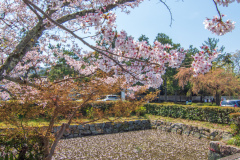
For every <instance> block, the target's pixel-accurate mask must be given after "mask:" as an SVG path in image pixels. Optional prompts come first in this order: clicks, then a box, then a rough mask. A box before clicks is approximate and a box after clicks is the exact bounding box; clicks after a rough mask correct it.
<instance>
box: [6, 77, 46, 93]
mask: <svg viewBox="0 0 240 160" xmlns="http://www.w3.org/2000/svg"><path fill="white" fill-rule="evenodd" d="M4 79H6V80H9V81H12V82H15V83H18V84H24V85H28V86H31V87H34V88H36V89H40V90H41V88H40V86H38V85H36V84H34V83H31V82H29V81H26V80H22V79H21V78H13V77H9V76H5V77H4Z"/></svg>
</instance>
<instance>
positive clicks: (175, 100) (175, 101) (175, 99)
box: [174, 91, 177, 103]
mask: <svg viewBox="0 0 240 160" xmlns="http://www.w3.org/2000/svg"><path fill="white" fill-rule="evenodd" d="M174 103H177V91H175V97H174Z"/></svg>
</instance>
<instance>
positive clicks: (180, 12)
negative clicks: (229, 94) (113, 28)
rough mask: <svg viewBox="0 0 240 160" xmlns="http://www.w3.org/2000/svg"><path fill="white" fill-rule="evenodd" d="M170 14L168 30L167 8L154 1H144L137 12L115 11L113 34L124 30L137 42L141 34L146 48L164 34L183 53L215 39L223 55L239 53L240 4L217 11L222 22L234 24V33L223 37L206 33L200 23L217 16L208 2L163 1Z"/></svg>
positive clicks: (136, 9)
mask: <svg viewBox="0 0 240 160" xmlns="http://www.w3.org/2000/svg"><path fill="white" fill-rule="evenodd" d="M166 3H167V4H168V6H169V7H170V9H171V11H172V14H173V19H174V21H173V23H172V27H170V26H169V25H170V20H171V18H170V14H169V12H168V10H167V8H166V7H165V6H164V5H163V4H162V3H160V2H159V1H157V0H151V1H145V2H143V3H142V4H140V5H139V7H138V8H135V9H131V12H130V14H129V15H127V14H125V13H121V12H120V11H119V10H117V25H118V27H117V30H118V31H120V30H125V31H127V33H128V34H129V35H132V36H133V37H134V38H135V39H138V38H139V37H140V36H141V35H142V34H144V35H146V36H147V37H149V41H150V44H153V41H154V39H155V37H156V35H157V34H158V33H165V34H166V35H168V36H169V37H170V38H172V40H173V42H174V43H180V44H181V46H182V47H184V48H185V49H187V48H188V47H189V45H193V46H194V47H197V48H198V49H199V47H200V46H201V45H202V43H203V42H204V41H205V40H207V39H208V37H210V38H218V39H219V47H220V46H221V45H223V46H225V52H235V51H236V50H240V40H239V37H240V4H239V3H237V2H235V3H232V4H230V5H229V7H219V9H220V11H221V13H222V14H225V15H227V16H226V17H225V19H224V20H227V19H231V20H233V21H235V22H236V24H235V30H233V31H232V32H231V33H227V34H225V35H223V36H216V35H214V34H212V33H211V32H210V31H208V30H206V29H205V28H204V25H203V21H204V20H205V19H206V17H208V18H212V17H213V16H215V15H217V11H216V9H215V5H214V3H213V1H212V0H184V1H182V0H166Z"/></svg>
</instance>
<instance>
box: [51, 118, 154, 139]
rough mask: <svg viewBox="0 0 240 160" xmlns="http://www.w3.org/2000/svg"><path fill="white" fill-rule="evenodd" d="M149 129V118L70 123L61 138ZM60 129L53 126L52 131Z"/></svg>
mask: <svg viewBox="0 0 240 160" xmlns="http://www.w3.org/2000/svg"><path fill="white" fill-rule="evenodd" d="M144 129H151V123H150V121H149V120H136V121H125V122H113V123H111V122H106V123H93V124H85V125H71V126H70V127H69V130H67V131H65V133H64V134H63V136H62V138H63V139H65V138H75V137H83V136H91V135H99V134H111V133H119V132H127V131H136V130H144ZM58 130H60V127H54V128H53V133H56V132H57V131H58Z"/></svg>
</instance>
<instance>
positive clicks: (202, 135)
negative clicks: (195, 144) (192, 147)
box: [201, 134, 210, 139]
mask: <svg viewBox="0 0 240 160" xmlns="http://www.w3.org/2000/svg"><path fill="white" fill-rule="evenodd" d="M201 138H206V139H209V138H210V137H209V136H208V135H205V134H201Z"/></svg>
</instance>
